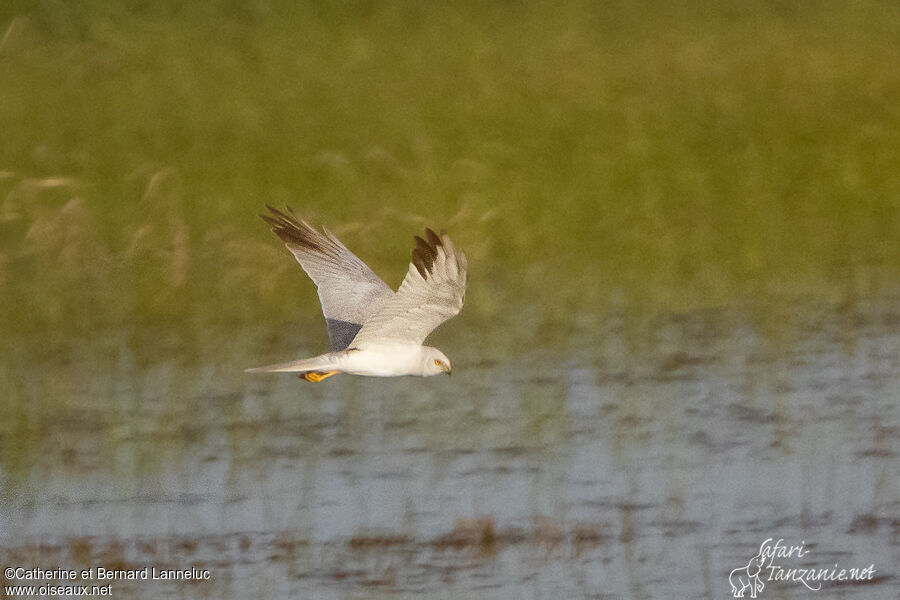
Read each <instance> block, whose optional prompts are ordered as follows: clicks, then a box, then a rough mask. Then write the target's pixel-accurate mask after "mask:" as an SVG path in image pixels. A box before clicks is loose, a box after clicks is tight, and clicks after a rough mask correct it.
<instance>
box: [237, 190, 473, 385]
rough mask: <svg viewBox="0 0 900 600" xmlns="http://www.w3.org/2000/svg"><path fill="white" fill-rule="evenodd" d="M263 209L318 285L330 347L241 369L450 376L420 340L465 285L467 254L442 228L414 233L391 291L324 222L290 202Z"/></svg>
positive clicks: (439, 355) (321, 375) (455, 304)
mask: <svg viewBox="0 0 900 600" xmlns="http://www.w3.org/2000/svg"><path fill="white" fill-rule="evenodd" d="M266 208H267V209H269V214H267V215H260V216H261V217H262V218H263V220H265V221H266V222H267V223H268V224H269V225H271V227H272V231H273V232H274V233H275V235H277V236H278V237H279V238H281V241H283V242H284V244H285V246H287V249H288V250H290V251H291V254H293V255H294V258H296V259H297V262H298V263H300V266H301V267H303V270H304V271H306V274H307V275H309V277H310V279H312V280H313V282H314V283H315V284H316V286H317V287H318V289H319V301H320V302H321V304H322V313H323V314H324V315H325V325H326V327H327V329H328V339H329V341H330V342H331V352H327V353H325V354H321V355H319V356H315V357H313V358H304V359H301V360H294V361H291V362H286V363H281V364H277V365H269V366H266V367H257V368H254V369H247V370H246V372H247V373H297V374H298V375H299V376H300V377H301V378H302V379H305V380H306V381H312V382H319V381H322V380H323V379H325V378H327V377H331V376H332V375H336V374H338V373H349V374H351V375H369V376H373V377H398V376H401V375H420V376H423V377H427V376H430V375H438V374H441V373H446V374H447V375H450V373H451V365H450V359H449V358H447V356H446V355H445V354H444V353H443V352H441V351H440V350H438V349H437V348H432V347H430V346H423V345H422V342H424V341H425V338H426V337H428V334H430V333H431V332H432V330H434V329H435V328H436V327H437V326H438V325H440V324H441V323H443V322H444V321H446V320H447V319H449V318H450V317H453V316H454V315H456V314H457V313H459V311H460V309H462V305H463V297H464V295H465V292H466V267H467V261H466V255H465V254H464V253H463V252H461V251H460V250H457V249H456V248H455V247H454V246H453V242H451V241H450V237H449V236H447V234H446V233H444V232H443V231H442V232H441V234H440V235H438V234H436V233H435V232H434V231H432V230H431V229H425V237H424V238H422V237H419V236H415V237H414V240H415V244H416V245H415V248H413V251H412V260H411V262H410V265H409V271H408V272H407V273H406V278H405V279H404V280H403V283H401V284H400V287H399V288H398V289H397V291H396V293H395V292H393V291H392V290H391V288H389V287H388V286H387V284H386V283H384V282H383V281H382V280H381V279H379V278H378V276H377V275H375V273H373V272H372V270H371V269H370V268H369V267H367V266H366V264H365V263H364V262H362V261H361V260H360V259H359V258H357V257H356V255H355V254H353V253H352V252H350V250H348V249H347V247H346V246H344V244H342V243H341V242H340V240H338V239H337V238H336V237H335V236H334V234H332V233H331V232H330V231H328V229H325V228H323V229H324V232H325V233H324V234H323V233H321V232H319V231H318V230H316V229H314V228H313V227H311V226H310V225H309V224H308V223H307V222H306V221H304V220H303V219H300V218H298V217H297V215H296V214H294V211H293V210H292V209H291V208H290V207H286V212H281V211H279V210H277V209H275V208H272V207H271V206H268V205H267V206H266Z"/></svg>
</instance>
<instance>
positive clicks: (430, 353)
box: [422, 346, 452, 376]
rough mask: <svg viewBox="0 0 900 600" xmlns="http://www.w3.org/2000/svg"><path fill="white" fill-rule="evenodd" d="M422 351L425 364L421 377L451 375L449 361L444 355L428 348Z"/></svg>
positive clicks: (435, 349)
mask: <svg viewBox="0 0 900 600" xmlns="http://www.w3.org/2000/svg"><path fill="white" fill-rule="evenodd" d="M424 350H425V352H424V360H425V364H424V365H423V368H422V375H425V376H430V375H440V374H441V373H446V374H447V375H450V374H451V372H452V367H451V366H450V359H449V358H447V355H446V354H444V353H443V352H441V351H440V350H438V349H437V348H431V347H429V346H425V348H424Z"/></svg>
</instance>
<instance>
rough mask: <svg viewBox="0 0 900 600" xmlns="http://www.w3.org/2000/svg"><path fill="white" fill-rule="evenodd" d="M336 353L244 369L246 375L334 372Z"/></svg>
mask: <svg viewBox="0 0 900 600" xmlns="http://www.w3.org/2000/svg"><path fill="white" fill-rule="evenodd" d="M335 359H336V353H333V352H329V353H328V354H322V355H320V356H316V357H313V358H304V359H302V360H292V361H291V362H286V363H279V364H277V365H267V366H265V367H254V368H252V369H244V373H311V372H313V371H334V370H336V369H335V363H336V362H337V361H336V360H335Z"/></svg>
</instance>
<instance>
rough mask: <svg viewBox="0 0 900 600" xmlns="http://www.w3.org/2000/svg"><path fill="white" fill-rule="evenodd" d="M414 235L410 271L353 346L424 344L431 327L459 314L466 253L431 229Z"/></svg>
mask: <svg viewBox="0 0 900 600" xmlns="http://www.w3.org/2000/svg"><path fill="white" fill-rule="evenodd" d="M425 234H426V235H425V237H426V238H427V239H422V238H420V237H419V236H416V237H415V240H416V247H415V248H414V249H413V252H412V262H411V263H410V265H409V272H407V274H406V278H405V279H404V280H403V283H402V284H400V288H399V289H398V290H397V293H396V294H395V295H394V297H393V298H391V299H389V300H388V301H387V302H385V303H384V306H383V307H382V308H381V310H380V311H378V312H377V313H375V314H374V315H372V316H371V317H370V318H369V319H368V320H367V321H365V322H364V323H363V326H362V329H361V330H360V331H359V333H358V334H357V335H356V337H355V338H353V341H352V342H350V345H351V347H359V346H364V345H366V344H370V343H383V342H388V343H390V342H414V343H416V344H421V343H422V342H423V341H425V338H426V337H428V334H429V333H431V331H432V330H433V329H434V328H435V327H437V326H438V325H440V324H441V323H443V322H444V321H446V320H447V319H449V318H450V317H452V316H454V315H456V314H457V313H458V312H459V311H460V309H461V308H462V305H463V297H464V296H465V293H466V267H467V261H466V255H465V254H464V253H462V252H460V251H459V250H457V249H456V248H455V247H454V246H453V242H451V241H450V238H449V237H448V236H447V235H446V234H444V233H443V232H441V235H440V236H438V235H437V234H436V233H435V232H433V231H432V230H430V229H426V230H425Z"/></svg>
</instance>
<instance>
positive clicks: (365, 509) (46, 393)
mask: <svg viewBox="0 0 900 600" xmlns="http://www.w3.org/2000/svg"><path fill="white" fill-rule="evenodd" d="M603 323H604V325H602V326H598V327H594V328H584V329H582V330H581V331H580V332H579V333H577V334H576V335H575V336H574V337H573V338H572V340H571V342H570V344H568V345H566V346H565V347H562V346H558V345H547V346H545V347H535V348H531V349H527V350H522V351H521V352H519V353H516V354H515V355H510V356H500V357H496V356H487V355H485V354H482V353H483V352H485V353H486V351H485V350H482V349H481V348H480V347H479V346H478V345H475V344H468V343H467V344H463V343H461V342H459V340H454V339H450V340H449V341H447V342H445V343H443V348H444V350H446V351H447V352H448V354H449V355H450V356H451V357H452V358H453V359H454V364H455V369H454V371H455V374H454V376H453V377H452V378H445V377H439V378H433V379H428V380H422V379H412V378H409V379H401V380H372V379H363V378H352V377H335V378H332V379H329V380H327V381H326V382H323V383H321V384H307V383H305V382H301V381H298V380H297V379H295V378H293V377H290V376H286V375H278V376H249V375H248V376H244V375H243V374H241V373H240V368H241V367H244V366H249V365H251V364H256V363H258V362H260V357H259V356H254V354H256V353H257V349H258V348H259V346H260V344H259V343H258V341H256V340H258V339H259V338H260V336H262V335H265V334H264V333H262V332H248V333H246V335H244V334H240V335H235V336H233V337H232V338H231V339H229V340H228V342H227V343H226V342H224V341H223V344H222V348H221V352H222V356H223V358H222V361H221V362H218V363H217V362H215V361H214V360H206V359H204V360H202V361H197V360H194V359H192V358H191V357H188V356H184V355H183V352H182V354H180V353H179V352H178V351H171V350H169V351H162V350H160V351H159V352H158V353H157V354H154V355H152V356H150V357H148V355H147V352H146V349H144V350H143V351H142V352H137V351H136V350H135V349H134V345H135V341H134V340H135V339H136V337H135V336H134V335H133V332H132V333H128V334H126V333H122V334H116V335H110V336H109V337H108V338H106V339H104V340H103V342H102V344H100V345H102V346H103V348H104V350H103V351H102V352H101V351H98V350H97V347H98V341H97V340H84V341H75V342H70V343H69V344H67V345H66V346H65V347H64V348H65V349H64V350H60V351H58V352H56V353H55V355H54V353H52V352H51V353H50V354H49V355H48V354H46V353H47V350H46V348H41V349H38V348H32V349H29V348H24V350H23V356H28V355H29V352H31V353H32V354H34V355H42V356H44V359H43V360H44V361H45V362H44V363H42V364H41V363H39V364H38V366H39V367H41V368H38V369H36V368H35V365H33V364H28V362H27V361H26V360H25V359H20V360H9V361H8V362H7V364H6V366H5V369H4V370H5V372H4V380H5V381H4V385H5V387H6V388H7V391H8V395H9V397H10V398H11V402H9V403H8V404H7V406H6V411H7V413H6V415H5V417H6V418H5V419H4V421H5V423H4V425H3V429H2V430H0V431H2V438H0V450H2V457H3V461H2V471H0V472H2V477H3V490H4V494H3V504H2V511H0V532H2V538H0V563H2V566H4V567H5V566H8V565H14V566H23V567H26V568H31V567H36V566H40V567H43V568H48V569H49V568H56V567H66V568H77V569H81V568H89V567H98V566H105V567H107V568H115V569H136V568H143V567H156V568H157V569H166V568H191V567H195V568H197V569H209V571H210V579H209V580H207V581H201V582H196V581H192V582H184V581H179V582H167V581H155V582H154V581H114V582H112V595H113V597H118V598H138V597H146V598H206V597H216V598H246V597H270V598H277V597H303V598H346V597H366V598H373V597H374V598H379V597H385V598H387V597H391V598H396V597H407V596H413V595H419V594H422V593H427V594H428V595H429V596H431V597H437V598H469V597H472V598H480V597H484V598H564V597H593V598H728V597H731V592H730V587H729V583H728V577H729V573H730V572H731V571H732V570H733V569H735V568H737V567H742V566H744V565H746V564H747V561H748V560H749V559H750V558H751V557H753V556H754V555H755V554H756V552H757V550H758V549H759V547H760V544H761V543H762V542H763V541H764V540H766V539H767V538H773V539H774V540H777V539H779V538H783V539H784V543H785V544H800V543H801V542H802V543H803V544H805V548H806V550H807V552H808V554H806V556H805V557H804V558H803V559H802V560H796V559H782V560H781V563H783V564H784V566H786V567H790V566H798V567H799V566H804V565H805V566H816V567H822V568H824V567H831V566H832V565H833V564H839V565H841V566H842V567H843V566H846V567H848V568H849V567H867V566H869V565H870V564H873V565H874V567H875V569H876V571H875V575H874V578H873V579H872V580H871V581H869V582H867V583H865V584H863V583H857V584H852V585H851V584H843V585H839V584H836V583H825V584H824V589H823V591H822V592H819V593H818V594H815V593H814V592H811V591H809V590H807V589H806V588H804V587H803V586H802V585H800V584H799V583H797V582H783V581H767V582H766V588H765V590H764V591H763V592H761V594H760V597H763V598H808V597H821V598H825V597H827V598H895V597H896V595H897V590H898V580H897V575H896V565H898V564H900V560H898V559H900V543H898V541H900V516H898V515H900V483H898V482H900V472H898V471H900V467H898V460H897V452H898V442H897V439H898V432H900V409H898V407H897V401H896V399H897V397H898V392H900V369H898V366H900V365H898V361H900V319H897V318H896V316H893V315H891V314H885V313H883V312H878V313H877V314H871V315H867V316H865V318H863V317H859V316H857V317H856V318H849V319H848V318H847V317H846V315H841V314H838V313H824V312H821V311H820V312H814V311H810V312H809V313H808V314H807V316H806V317H805V318H804V319H799V320H795V323H798V324H797V325H796V327H795V330H794V332H793V335H792V339H791V340H790V341H789V342H785V343H782V344H777V343H774V342H773V341H772V340H771V339H768V338H764V337H762V336H761V335H760V334H759V333H758V332H757V331H756V330H755V328H754V327H753V326H752V324H750V322H749V321H747V322H744V321H742V319H741V318H740V317H738V316H735V315H725V316H723V315H722V314H719V313H711V312H698V313H692V314H687V315H680V316H673V317H668V318H664V319H658V320H657V321H656V322H654V323H651V324H650V326H649V327H648V329H647V331H648V332H650V333H647V334H646V335H645V336H644V337H643V338H642V339H641V340H640V342H639V343H637V344H635V342H634V340H633V339H631V338H630V337H629V334H628V333H627V332H626V328H625V327H624V325H623V323H624V320H623V319H622V318H621V317H617V316H614V315H612V316H607V317H606V318H605V319H604V320H603ZM456 325H460V326H461V323H456ZM448 327H449V326H448ZM23 343H24V342H23ZM39 344H40V343H39V342H35V346H37V345H39ZM260 352H263V350H260ZM264 352H271V353H273V355H274V353H278V352H281V353H283V352H285V350H284V349H283V348H276V349H272V348H267V349H265V350H264ZM42 353H44V354H42ZM299 354H302V352H300V353H298V355H299ZM51 358H52V360H51ZM100 360H102V361H104V364H102V365H100V366H98V364H97V361H100ZM262 362H265V360H262ZM245 363H246V364H245ZM9 583H11V581H10V579H9V577H7V578H6V579H4V580H3V584H4V585H7V584H9ZM15 583H26V582H22V581H19V582H15ZM92 583H107V582H97V581H95V582H92Z"/></svg>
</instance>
